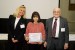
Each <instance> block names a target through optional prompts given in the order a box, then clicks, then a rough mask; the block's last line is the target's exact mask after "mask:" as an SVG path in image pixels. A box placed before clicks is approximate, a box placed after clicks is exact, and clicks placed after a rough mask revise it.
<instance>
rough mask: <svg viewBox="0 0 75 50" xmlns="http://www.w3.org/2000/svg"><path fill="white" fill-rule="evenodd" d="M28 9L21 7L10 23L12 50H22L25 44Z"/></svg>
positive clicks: (10, 46)
mask: <svg viewBox="0 0 75 50" xmlns="http://www.w3.org/2000/svg"><path fill="white" fill-rule="evenodd" d="M25 15H26V7H25V6H24V5H21V6H19V7H18V8H17V9H16V11H15V12H14V13H13V15H10V16H9V21H8V33H9V34H8V40H9V43H10V45H9V48H10V49H11V50H22V48H23V45H25V44H24V43H25V42H24V33H25V28H26V19H24V17H25Z"/></svg>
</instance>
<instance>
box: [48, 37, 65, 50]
mask: <svg viewBox="0 0 75 50" xmlns="http://www.w3.org/2000/svg"><path fill="white" fill-rule="evenodd" d="M47 50H64V46H62V45H60V44H59V39H58V38H52V39H51V44H50V47H49V48H48V49H47Z"/></svg>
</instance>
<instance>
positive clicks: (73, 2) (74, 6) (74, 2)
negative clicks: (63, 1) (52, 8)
mask: <svg viewBox="0 0 75 50" xmlns="http://www.w3.org/2000/svg"><path fill="white" fill-rule="evenodd" d="M69 10H73V11H75V0H69Z"/></svg>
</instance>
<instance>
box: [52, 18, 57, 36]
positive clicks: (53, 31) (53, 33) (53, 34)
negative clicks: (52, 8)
mask: <svg viewBox="0 0 75 50" xmlns="http://www.w3.org/2000/svg"><path fill="white" fill-rule="evenodd" d="M56 26H57V19H55V21H54V24H53V29H52V37H55V34H56Z"/></svg>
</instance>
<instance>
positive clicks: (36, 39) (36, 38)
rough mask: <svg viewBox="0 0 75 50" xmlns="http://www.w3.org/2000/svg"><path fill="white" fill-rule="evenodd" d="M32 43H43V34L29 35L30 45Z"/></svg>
mask: <svg viewBox="0 0 75 50" xmlns="http://www.w3.org/2000/svg"><path fill="white" fill-rule="evenodd" d="M31 42H42V34H41V33H29V43H31Z"/></svg>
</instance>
